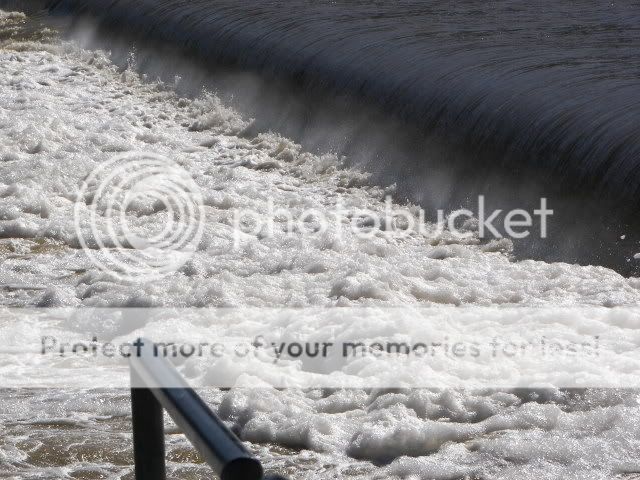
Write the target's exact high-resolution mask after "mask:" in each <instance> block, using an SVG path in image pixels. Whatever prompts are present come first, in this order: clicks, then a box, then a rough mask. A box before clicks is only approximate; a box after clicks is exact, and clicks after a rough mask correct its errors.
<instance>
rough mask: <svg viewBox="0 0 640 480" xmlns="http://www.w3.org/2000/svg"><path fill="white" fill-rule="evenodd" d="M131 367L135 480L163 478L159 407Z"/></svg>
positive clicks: (162, 437) (160, 412) (162, 434)
mask: <svg viewBox="0 0 640 480" xmlns="http://www.w3.org/2000/svg"><path fill="white" fill-rule="evenodd" d="M135 375H136V373H135V372H134V371H133V370H132V371H131V415H132V422H133V457H134V461H135V474H136V480H165V479H166V468H165V457H164V454H165V450H164V421H163V409H162V405H160V402H158V400H156V398H155V396H154V395H153V392H152V391H151V390H150V389H148V388H136V387H139V386H140V382H139V381H136V379H135V377H134V376H135Z"/></svg>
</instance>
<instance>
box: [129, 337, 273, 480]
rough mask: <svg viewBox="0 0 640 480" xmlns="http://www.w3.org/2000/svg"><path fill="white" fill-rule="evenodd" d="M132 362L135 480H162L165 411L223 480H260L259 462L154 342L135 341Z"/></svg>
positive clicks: (261, 470) (261, 474)
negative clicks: (134, 352) (135, 348)
mask: <svg viewBox="0 0 640 480" xmlns="http://www.w3.org/2000/svg"><path fill="white" fill-rule="evenodd" d="M137 345H139V347H138V351H137V354H136V355H132V356H131V360H130V363H131V369H130V371H131V411H132V422H133V448H134V459H135V478H136V480H165V479H166V464H165V442H164V422H163V411H164V410H166V411H167V412H168V413H169V415H170V416H171V418H172V419H173V421H174V422H175V423H176V424H177V425H178V427H179V428H180V429H182V431H183V432H184V434H185V435H186V436H187V438H188V439H189V441H190V442H191V443H192V444H193V446H194V447H195V448H196V450H197V451H198V452H199V453H200V455H201V456H202V458H203V459H204V460H205V461H206V462H207V463H208V464H209V465H210V466H211V468H212V469H213V470H214V472H215V473H216V474H217V475H218V476H219V477H220V479H221V480H263V479H264V480H285V479H284V477H281V476H278V475H271V476H268V477H264V472H263V469H262V465H261V464H260V462H259V461H258V460H257V459H256V458H255V457H254V456H253V455H252V454H251V453H250V452H249V451H248V450H247V449H246V447H245V446H244V445H243V444H242V442H241V441H240V440H239V439H238V438H237V437H236V436H235V435H234V434H233V432H231V431H230V430H229V429H228V428H227V427H226V426H225V425H224V423H222V421H221V420H220V419H219V418H218V417H217V416H216V414H215V413H213V412H212V411H211V409H210V408H209V407H208V406H207V405H206V404H205V403H204V402H203V401H202V399H201V398H200V397H199V396H198V395H197V394H196V392H194V391H193V389H192V388H190V387H189V385H188V384H187V383H186V381H185V380H184V378H182V376H181V375H180V374H179V373H178V371H177V370H176V369H175V367H174V366H173V365H172V364H171V363H170V362H169V361H168V360H167V359H166V358H164V356H160V355H157V352H156V349H155V345H154V344H153V342H151V341H149V340H145V339H138V341H137Z"/></svg>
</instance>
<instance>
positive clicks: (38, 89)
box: [0, 4, 640, 480]
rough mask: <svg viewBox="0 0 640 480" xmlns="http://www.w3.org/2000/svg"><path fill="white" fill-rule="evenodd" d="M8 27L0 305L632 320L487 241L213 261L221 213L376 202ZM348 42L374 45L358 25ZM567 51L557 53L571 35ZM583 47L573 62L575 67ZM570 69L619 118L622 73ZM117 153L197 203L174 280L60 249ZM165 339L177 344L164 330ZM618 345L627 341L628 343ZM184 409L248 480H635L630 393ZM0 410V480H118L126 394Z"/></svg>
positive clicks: (208, 110) (127, 76) (565, 271)
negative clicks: (563, 310)
mask: <svg viewBox="0 0 640 480" xmlns="http://www.w3.org/2000/svg"><path fill="white" fill-rule="evenodd" d="M230 8H231V7H230ZM309 8H312V7H311V6H309ZM336 8H337V7H336ZM443 8H445V7H443ZM446 8H452V6H451V5H448V4H447V5H446ZM523 8H524V7H523ZM344 11H345V12H348V10H344ZM345 15H347V13H345ZM520 15H523V17H522V18H525V16H524V14H523V13H522V12H521V13H520ZM317 18H322V17H321V16H318V17H317ZM347 18H348V16H347ZM452 18H455V16H453V17H452ZM527 18H528V17H527ZM616 18H618V20H619V21H621V22H622V21H623V20H624V21H628V22H631V21H632V20H631V19H623V18H622V17H616ZM539 21H542V20H539ZM26 22H27V20H26V18H25V17H24V15H22V14H16V13H0V24H1V25H2V30H1V36H2V46H1V48H0V64H1V65H2V68H1V69H0V199H1V200H2V202H1V203H0V261H1V263H0V303H1V304H2V305H4V306H12V307H31V306H38V307H205V306H206V307H246V306H252V307H274V306H275V307H281V306H287V307H296V308H300V307H312V306H313V307H336V306H391V305H405V306H406V305H416V306H418V305H419V306H431V307H434V306H439V305H443V304H444V305H456V306H467V307H472V306H484V307H498V306H504V305H508V306H515V307H525V306H526V307H537V306H552V307H558V306H576V305H580V306H598V307H606V308H611V307H624V306H636V305H638V302H639V301H640V281H639V280H638V279H634V278H624V277H622V276H620V275H619V274H618V273H616V272H614V271H612V270H609V269H606V268H603V267H597V266H586V267H583V266H578V265H570V264H566V263H544V262H537V261H533V260H526V261H518V262H515V261H513V259H512V258H511V257H510V248H511V245H510V242H508V241H506V240H502V241H494V242H490V243H486V242H480V241H479V240H478V239H477V238H476V237H473V236H472V237H470V238H467V239H466V240H464V241H462V240H460V239H457V238H455V237H453V236H451V235H450V234H449V233H448V232H446V231H445V232H441V233H439V234H437V235H436V234H434V235H433V236H432V237H430V238H427V239H425V238H423V237H421V236H409V237H406V238H402V239H395V240H393V241H389V240H388V239H387V238H386V237H384V236H377V237H373V238H371V239H368V240H366V241H364V240H362V239H359V238H356V237H355V236H353V235H351V234H350V233H349V232H348V231H346V230H345V232H343V235H342V236H340V237H338V236H335V235H332V234H331V233H328V234H327V235H324V236H322V237H314V238H308V237H306V236H304V235H302V234H301V233H300V232H299V234H296V235H284V234H283V235H276V236H275V237H273V238H264V239H261V238H258V237H255V238H247V239H245V240H246V241H245V242H244V243H243V245H242V248H241V249H237V250H233V249H229V248H228V245H229V242H230V240H231V239H232V238H233V231H232V228H231V225H230V215H231V214H230V212H231V210H233V209H234V208H236V209H238V208H252V209H255V210H256V211H259V212H261V213H265V214H266V213H267V211H266V209H267V206H266V204H265V199H266V198H267V197H271V198H273V199H274V201H275V202H276V205H275V206H276V207H282V208H285V207H286V208H289V209H293V210H294V211H301V210H304V209H307V208H315V209H317V210H319V211H327V210H329V209H330V208H331V206H332V205H333V203H334V202H335V199H336V198H337V197H340V198H342V199H343V201H344V202H345V204H346V205H347V206H351V207H353V208H368V209H371V210H373V211H383V209H384V200H383V197H384V194H385V190H384V188H382V187H375V186H370V184H369V182H368V177H367V175H366V174H365V173H362V172H358V171H356V170H353V169H348V168H345V167H344V164H343V163H342V161H341V159H339V158H338V157H337V156H336V155H333V154H324V155H316V154H312V153H308V152H306V151H304V149H303V148H302V147H301V146H300V145H298V144H296V143H294V142H293V141H292V140H289V139H287V138H284V137H282V136H279V135H277V134H275V133H257V134H254V133H251V130H249V131H248V130H247V126H248V125H249V122H248V120H247V119H244V118H242V117H241V116H240V115H239V114H238V113H237V112H236V111H234V110H233V109H231V108H230V107H229V106H228V105H225V104H224V103H223V102H221V101H220V100H219V99H218V98H217V97H216V96H215V95H213V94H210V93H204V94H202V95H200V96H198V97H196V98H181V97H179V96H178V95H177V94H176V92H175V90H174V87H175V86H174V85H167V84H163V83H159V82H154V81H148V79H147V80H146V81H145V79H142V78H141V77H140V76H139V75H138V74H137V73H136V71H135V70H134V69H133V65H134V64H135V62H133V61H132V62H131V63H132V67H131V68H126V69H122V68H119V67H117V66H116V65H115V64H114V63H113V62H112V61H111V59H110V58H109V55H108V54H107V53H106V52H103V51H91V50H83V49H82V48H80V47H78V45H77V44H76V43H74V42H72V41H61V40H59V39H58V38H57V36H56V35H55V34H54V33H53V32H51V31H47V30H42V29H41V28H39V27H36V26H34V25H33V24H29V25H28V28H27V27H25V23H26ZM368 23H369V24H370V28H375V18H371V19H369V20H368ZM403 23H404V22H403ZM410 25H411V23H410V22H409V24H408V25H407V26H406V28H409V26H410ZM293 26H294V25H292V27H293ZM320 27H321V24H319V25H318V26H315V27H314V26H310V27H309V28H320ZM513 28H515V27H513ZM444 30H447V29H444ZM292 31H295V29H294V30H292ZM570 33H571V34H572V35H573V36H569V38H576V37H575V36H577V35H579V33H576V32H570ZM433 34H434V35H435V37H436V38H437V34H438V33H437V32H434V33H433ZM441 34H443V35H452V33H451V32H449V31H445V32H441ZM521 34H522V35H525V36H526V35H527V33H526V32H522V33H521ZM529 34H531V33H529ZM468 35H472V36H473V35H483V33H482V32H468ZM599 35H605V36H606V33H600V34H599ZM534 36H535V35H534ZM460 38H461V40H460V41H461V42H462V41H463V40H464V38H465V35H464V34H460ZM596 38H600V37H597V36H596ZM357 39H358V36H357V35H352V36H350V37H349V38H348V39H345V41H353V42H355V41H357ZM408 41H409V40H408ZM555 41H559V40H557V38H556V40H555ZM541 42H542V40H541ZM548 42H550V44H553V42H554V39H553V38H551V39H549V40H548ZM443 43H444V42H443ZM278 44H281V42H280V41H278ZM460 45H462V43H461V44H460ZM593 48H594V50H593V51H592V52H591V54H590V55H587V56H586V57H588V58H593V55H595V54H597V47H593ZM626 48H627V47H624V48H623V47H621V50H620V55H624V52H627V50H626ZM334 50H335V49H334ZM348 51H349V50H348V48H345V50H344V52H348ZM374 53H375V52H374ZM454 54H455V52H452V53H451V55H454ZM592 54H593V55H592ZM634 54H635V53H634ZM608 55H609V54H608ZM626 55H631V54H630V53H627V54H626ZM586 57H585V58H586ZM447 58H451V57H447ZM474 58H476V59H478V58H482V57H481V56H480V57H477V56H476V57H474ZM528 58H529V57H528ZM532 58H534V59H535V57H532ZM609 58H611V56H610V55H609ZM621 58H622V57H621ZM345 60H346V58H345ZM445 60H446V59H441V60H439V61H438V62H437V63H436V64H437V65H439V66H442V65H444V64H446V61H445ZM363 61H364V60H363ZM523 61H524V60H523ZM531 61H533V60H531ZM576 62H577V63H578V66H577V67H576V68H583V69H584V72H585V75H586V76H588V77H589V78H599V82H600V83H597V84H596V85H599V87H598V88H605V89H607V88H609V89H610V91H612V92H615V93H614V99H613V100H611V103H609V106H611V105H612V104H613V105H617V104H616V103H615V102H617V101H618V100H617V99H618V97H617V95H618V94H620V95H621V97H620V98H622V96H623V95H624V94H625V92H627V90H626V89H627V88H628V87H627V85H628V82H631V80H630V79H629V76H630V71H629V70H626V69H625V68H624V65H625V63H624V62H616V65H622V66H619V70H618V71H617V72H616V74H615V75H612V76H611V77H607V76H605V75H599V74H598V72H597V69H596V68H595V67H594V64H595V63H593V62H592V63H589V61H585V63H582V64H580V63H579V62H578V61H577V60H576ZM505 65H506V64H505ZM374 66H375V65H374ZM369 67H372V66H371V65H369ZM335 68H338V67H337V66H336V67H335ZM381 68H382V66H381ZM385 68H386V67H385ZM434 68H435V67H434ZM522 68H523V74H522V75H524V76H527V75H532V77H531V78H532V79H535V69H533V73H527V72H529V69H527V68H525V67H524V66H523V67H522ZM547 68H548V69H551V70H553V69H554V68H553V65H549V66H548V67H547ZM630 68H631V67H630ZM564 70H565V69H564V68H562V67H558V73H557V76H553V77H552V78H554V79H557V81H558V82H559V85H560V86H562V78H563V77H562V72H563V71H564ZM495 75H497V76H499V73H495ZM390 78H392V79H393V78H394V77H393V76H392V77H390ZM452 81H453V82H455V79H452ZM459 81H462V79H459ZM611 82H614V83H615V87H614V88H611ZM534 83H535V82H534ZM371 88H375V85H372V86H371ZM505 88H506V87H505ZM582 88H585V89H587V88H588V87H587V86H583V87H582ZM372 91H374V90H372ZM452 91H453V89H452ZM460 91H461V92H470V90H466V89H462V90H460ZM584 91H585V92H586V90H584ZM578 92H580V90H579V91H578ZM365 93H366V92H365ZM447 98H448V100H447V102H449V101H452V100H455V99H451V98H450V97H447ZM483 98H486V100H487V101H490V100H491V98H490V96H489V97H483ZM545 98H547V97H545V96H544V95H543V96H542V97H541V101H542V100H545ZM575 98H576V102H578V100H577V99H578V98H580V97H579V96H576V97H575ZM629 98H633V97H632V96H631V97H629ZM443 101H444V100H443ZM545 101H546V100H545ZM453 104H454V105H455V101H453ZM481 105H482V103H481V102H480V103H478V108H480V106H481ZM632 106H633V105H632V103H631V102H629V103H621V104H620V108H621V109H627V108H629V109H630V108H631V107H632ZM504 108H505V109H507V110H508V105H504ZM532 108H534V107H532ZM576 108H583V109H586V110H587V114H588V113H589V112H591V113H592V114H593V113H594V112H598V109H599V108H603V107H602V105H601V104H598V103H595V104H594V103H592V102H583V103H582V104H581V105H577V106H576ZM625 111H626V110H625ZM469 118H472V117H469ZM527 118H531V117H527ZM541 118H545V116H544V114H542V117H541ZM589 118H594V117H593V115H591V117H589ZM605 120H610V121H611V122H614V123H615V122H622V123H623V125H618V123H615V125H616V128H612V129H611V130H610V131H611V132H615V133H616V134H621V135H623V136H625V139H627V138H630V137H628V136H626V135H627V133H628V132H630V131H631V130H632V129H633V128H637V125H636V124H634V123H633V122H632V121H630V120H629V118H628V117H627V116H625V115H622V114H621V115H616V116H615V117H614V116H613V115H609V116H604V117H602V116H596V117H595V119H594V122H596V121H597V122H604V121H605ZM541 122H542V120H541ZM536 125H537V126H539V127H540V128H542V129H544V128H552V125H550V124H549V125H546V127H545V126H544V125H538V124H536ZM570 125H571V126H572V127H571V128H569V127H567V128H568V129H567V131H566V132H565V133H566V134H567V135H570V134H571V129H572V128H575V129H576V132H577V131H581V132H584V130H580V128H579V127H578V124H573V123H570ZM589 125H590V126H589V128H593V129H594V130H593V131H597V130H598V128H599V125H597V124H595V123H594V124H591V123H590V124H589ZM618 126H619V127H620V128H617V127H618ZM552 130H553V131H554V132H555V133H557V132H558V130H555V129H553V128H552ZM607 131H609V130H607ZM611 135H613V133H612V134H611ZM585 136H586V137H587V138H585V139H584V143H583V144H581V145H583V146H584V148H586V149H588V150H589V151H590V152H592V153H593V155H596V154H597V152H598V151H600V150H599V149H605V148H611V144H610V143H608V142H614V141H615V139H612V137H606V138H601V137H594V136H592V135H586V134H585ZM562 138H569V137H568V136H567V137H564V136H563V137H562ZM596 138H597V140H598V141H596ZM589 145H591V146H589ZM616 145H620V146H621V148H620V149H613V150H612V151H616V152H618V154H619V155H623V156H624V155H627V154H628V152H629V151H632V150H627V149H626V148H631V149H633V148H635V144H633V143H632V142H630V141H627V140H625V141H624V142H622V143H619V144H616ZM540 147H541V148H543V147H544V145H540ZM623 147H624V148H623ZM136 150H137V151H140V150H145V151H146V150H152V151H154V152H157V153H160V154H164V155H166V156H168V157H171V158H172V159H173V160H174V161H176V162H177V163H178V164H179V165H181V166H182V167H183V168H185V169H186V170H188V171H189V172H190V173H191V174H192V176H193V179H194V181H195V182H196V183H197V184H198V185H199V186H200V187H201V189H202V191H203V192H204V194H205V198H204V204H205V209H206V218H207V222H206V224H205V231H204V236H203V239H202V242H201V244H200V245H199V248H198V251H197V252H196V253H195V255H194V257H193V259H192V260H191V261H190V262H189V263H187V264H186V265H185V266H184V267H183V268H181V269H180V271H178V272H175V273H174V274H172V275H170V276H168V277H167V278H165V279H163V280H162V281H156V282H147V283H143V284H138V285H136V286H135V288H132V287H131V284H129V283H125V282H119V281H118V280H117V279H114V278H113V277H112V276H110V275H108V274H106V273H104V272H102V271H100V270H99V269H98V268H97V267H96V266H95V264H94V263H92V262H91V261H90V259H89V258H88V256H87V255H86V253H85V252H83V251H82V250H81V249H79V248H78V247H79V241H78V232H77V231H76V229H75V228H74V224H73V209H74V205H75V202H76V200H77V191H78V185H79V184H80V183H81V181H82V180H83V178H84V177H85V176H86V175H87V174H89V173H90V172H91V171H93V170H95V169H96V168H97V167H98V166H99V165H100V164H102V163H103V162H106V161H108V160H109V159H110V158H112V157H113V156H114V155H115V154H118V153H122V152H130V151H136ZM594 158H595V157H594ZM625 158H626V157H625ZM594 161H595V160H594ZM616 165H617V164H616ZM620 165H621V170H617V172H618V173H616V174H615V175H613V176H612V177H608V176H606V175H605V176H603V177H602V179H601V180H602V182H603V183H604V184H607V183H608V182H609V180H611V181H612V182H613V181H614V180H616V179H618V178H621V177H619V176H618V175H622V174H621V173H619V172H626V171H627V170H625V168H627V166H628V165H627V164H626V163H625V162H624V161H622V162H621V164H620ZM614 183H615V182H614ZM128 215H129V216H130V221H131V222H133V223H135V224H137V225H138V226H139V227H140V228H143V229H144V228H148V229H149V230H151V231H153V228H154V227H157V226H158V225H162V224H163V223H164V222H166V217H165V216H164V214H163V212H162V211H159V212H158V211H149V210H148V209H146V208H144V206H142V207H141V208H140V209H139V210H138V211H136V210H135V209H134V210H132V211H129V212H128ZM19 327H20V326H18V328H17V329H16V327H15V326H12V325H5V324H3V325H0V332H2V335H4V336H5V337H9V336H15V335H19V334H20V333H21V330H20V328H19ZM181 327H184V328H189V326H188V324H184V325H175V326H174V328H175V329H176V330H181ZM632 327H633V325H631V326H628V328H629V331H628V334H629V337H630V338H633V339H635V337H636V335H635V333H634V332H635V330H633V328H632ZM575 328H576V331H579V330H581V326H579V325H578V326H576V327H575ZM22 333H24V332H22ZM205 396H206V398H207V400H208V401H209V402H210V403H211V404H212V405H213V406H214V407H215V408H216V409H217V410H218V412H219V413H220V414H221V416H222V417H223V419H224V420H225V421H228V422H230V424H232V425H233V426H234V428H235V429H236V430H237V431H238V432H239V434H240V436H241V437H242V438H243V439H245V440H247V441H249V442H252V443H251V445H252V448H253V449H254V450H255V451H256V453H257V454H258V455H259V456H260V457H261V459H263V460H265V462H266V464H267V467H268V468H269V469H274V470H277V471H280V472H283V473H288V474H290V475H291V477H292V478H294V479H297V478H300V479H302V478H308V479H312V478H313V479H317V478H326V479H328V478H361V479H371V478H407V479H424V480H427V479H434V478H436V479H463V478H481V479H519V478H522V479H532V478H535V479H541V480H542V479H544V480H551V479H556V478H568V479H571V478H573V479H585V478H589V479H612V478H620V476H626V477H627V478H629V477H630V474H631V472H637V471H639V470H640V464H639V463H638V455H637V452H638V449H639V448H640V408H639V407H638V394H637V393H636V392H635V391H631V390H627V391H615V390H589V391H575V392H562V391H559V390H557V389H550V390H547V391H546V393H545V394H543V395H541V394H535V395H533V394H531V393H527V392H518V391H510V392H493V391H484V392H470V391H454V390H446V391H427V390H395V391H367V390H363V389H345V390H335V391H333V390H326V389H312V390H304V391H301V390H296V389H286V390H275V389H271V388H268V387H264V388H261V389H255V390H247V389H240V388H238V389H233V390H231V391H227V392H223V391H207V392H205ZM1 398H2V401H1V402H0V478H12V479H35V478H87V479H89V478H132V466H131V462H132V460H131V453H130V450H131V435H130V431H129V428H130V424H129V420H130V419H129V411H128V405H127V402H128V397H127V392H123V391H118V390H105V391H93V392H90V393H86V392H82V393H79V392H69V391H64V390H55V391H52V390H44V389H43V390H35V391H33V390H11V391H4V392H2V394H1ZM169 428H170V429H169V433H170V435H169V448H168V451H169V459H170V462H171V463H170V467H171V476H172V478H183V479H184V478H208V477H207V475H210V474H209V473H208V471H207V469H206V468H204V466H202V465H201V464H200V463H199V461H198V460H197V458H196V457H195V455H194V453H193V451H192V450H191V449H190V448H189V446H188V443H187V442H186V440H185V439H184V437H182V436H181V435H179V434H178V433H177V432H176V430H175V429H174V428H173V427H171V426H169Z"/></svg>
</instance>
